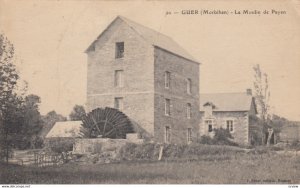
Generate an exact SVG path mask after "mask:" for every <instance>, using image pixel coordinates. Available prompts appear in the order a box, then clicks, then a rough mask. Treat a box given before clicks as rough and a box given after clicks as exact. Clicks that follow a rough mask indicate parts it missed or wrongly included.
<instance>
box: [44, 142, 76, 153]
mask: <svg viewBox="0 0 300 188" xmlns="http://www.w3.org/2000/svg"><path fill="white" fill-rule="evenodd" d="M74 143H75V140H74V139H73V138H48V139H47V140H46V141H45V149H46V150H49V151H51V152H55V153H62V152H68V151H72V150H73V144H74Z"/></svg>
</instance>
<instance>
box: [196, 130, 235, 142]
mask: <svg viewBox="0 0 300 188" xmlns="http://www.w3.org/2000/svg"><path fill="white" fill-rule="evenodd" d="M232 138H233V137H232V135H231V134H230V132H229V131H228V130H227V129H223V128H220V129H214V136H213V138H211V137H210V136H206V135H203V136H201V138H200V143H201V144H209V145H229V146H238V144H237V143H235V142H233V141H232V140H231V139H232Z"/></svg>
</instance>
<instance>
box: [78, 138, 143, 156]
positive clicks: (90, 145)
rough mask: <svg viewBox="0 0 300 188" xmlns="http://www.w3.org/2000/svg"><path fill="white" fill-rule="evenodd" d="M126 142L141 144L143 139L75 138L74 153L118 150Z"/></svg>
mask: <svg viewBox="0 0 300 188" xmlns="http://www.w3.org/2000/svg"><path fill="white" fill-rule="evenodd" d="M126 143H137V144H141V143H143V141H142V140H141V139H131V140H130V139H109V138H94V139H82V138H78V139H76V140H75V143H74V145H73V153H76V154H85V153H102V152H107V151H116V152H118V151H119V150H120V149H121V147H122V146H124V145H125V144H126Z"/></svg>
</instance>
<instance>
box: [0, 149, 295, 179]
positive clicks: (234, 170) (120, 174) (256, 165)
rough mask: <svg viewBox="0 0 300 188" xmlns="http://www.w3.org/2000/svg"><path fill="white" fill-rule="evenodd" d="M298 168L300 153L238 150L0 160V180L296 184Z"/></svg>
mask: <svg viewBox="0 0 300 188" xmlns="http://www.w3.org/2000/svg"><path fill="white" fill-rule="evenodd" d="M216 156H219V155H216ZM225 156H227V155H225ZM274 164H276V165H274ZM299 168H300V160H299V157H298V158H297V157H290V156H280V155H270V156H269V155H267V154H237V155H236V157H232V158H228V159H227V160H226V161H220V160H218V159H216V160H207V161H184V160H183V161H161V162H157V161H155V162H149V161H130V162H122V163H112V164H105V165H103V164H84V165H83V164H80V165H74V164H65V165H62V166H57V167H44V168H37V167H26V166H15V165H5V164H1V163H0V169H1V172H3V173H0V183H1V184H146V183H147V184H151V183H154V184H176V183H179V184H249V183H250V184H266V183H269V184H278V183H279V184H299V178H298V177H299ZM272 181H273V182H272ZM284 181H285V182H284Z"/></svg>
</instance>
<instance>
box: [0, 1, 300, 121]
mask: <svg viewBox="0 0 300 188" xmlns="http://www.w3.org/2000/svg"><path fill="white" fill-rule="evenodd" d="M203 9H204V10H225V11H226V10H227V11H229V12H234V11H235V10H236V11H243V10H257V11H261V12H263V11H264V10H268V11H271V10H272V9H273V10H276V11H285V14H282V15H276V14H271V13H269V14H260V15H257V14H256V15H249V14H248V15H244V14H242V15H237V14H229V15H216V14H215V15H199V14H198V15H186V14H182V13H181V11H182V10H203ZM166 12H172V14H171V15H166ZM174 12H178V14H173V13H174ZM117 15H122V16H124V17H127V18H128V19H131V20H133V21H135V22H138V23H140V24H142V25H145V26H147V27H150V28H152V29H154V30H157V31H159V32H161V33H163V34H165V35H168V36H170V37H171V38H173V39H174V40H175V41H176V42H178V43H179V44H180V45H181V46H182V47H183V48H184V49H186V50H187V51H188V52H189V53H190V54H191V55H192V56H194V57H195V58H196V59H197V60H199V61H200V62H201V66H200V92H201V93H213V92H244V91H245V90H246V89H247V88H253V80H254V78H253V75H254V72H253V69H252V67H253V66H254V65H256V64H260V66H261V68H262V70H263V71H264V72H266V73H267V74H268V76H269V82H270V92H271V101H270V104H271V106H272V111H273V113H276V114H278V115H280V116H283V117H286V118H288V119H290V120H298V121H299V120H300V110H299V107H300V100H299V96H300V87H299V85H300V84H299V82H300V74H299V73H300V3H299V1H297V0H289V1H267V0H266V1H246V0H245V1H233V0H231V1H221V0H213V1H207V0H203V1H88V0H85V1H83V0H81V1H80V0H76V1H75V0H65V1H54V0H52V1H50V0H48V1H46V0H42V1H37V0H29V1H21V0H18V1H17V0H0V32H2V33H4V34H5V35H6V36H7V37H8V38H9V40H10V41H12V43H13V44H14V46H15V49H16V54H17V59H18V61H17V67H18V70H19V72H20V75H21V77H22V79H23V80H26V81H27V82H28V84H29V88H28V94H31V93H33V94H37V95H39V96H40V97H41V100H42V103H41V105H40V110H41V113H42V114H46V113H47V112H49V111H51V110H55V111H56V112H58V113H61V114H63V115H65V116H67V115H68V114H69V113H70V112H71V110H72V108H73V106H74V105H75V104H80V105H85V102H86V77H87V75H86V68H87V56H86V54H85V53H84V51H85V49H86V48H87V47H88V46H89V45H90V43H91V42H92V41H93V40H94V39H95V38H96V37H97V36H98V35H99V34H100V33H101V32H102V31H103V30H104V29H105V28H106V27H107V26H108V24H109V23H110V22H111V21H112V20H113V19H114V18H115V17H116V16H117Z"/></svg>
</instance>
